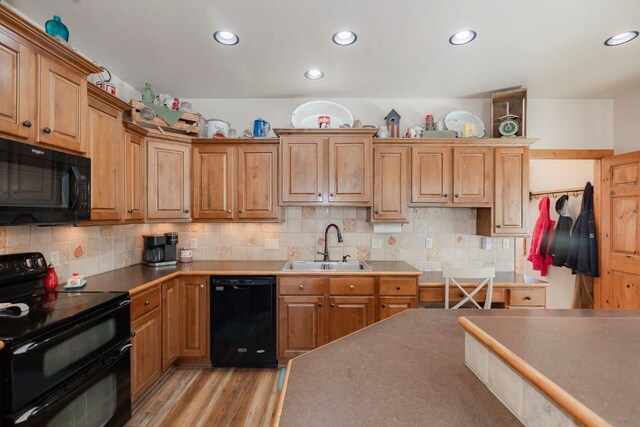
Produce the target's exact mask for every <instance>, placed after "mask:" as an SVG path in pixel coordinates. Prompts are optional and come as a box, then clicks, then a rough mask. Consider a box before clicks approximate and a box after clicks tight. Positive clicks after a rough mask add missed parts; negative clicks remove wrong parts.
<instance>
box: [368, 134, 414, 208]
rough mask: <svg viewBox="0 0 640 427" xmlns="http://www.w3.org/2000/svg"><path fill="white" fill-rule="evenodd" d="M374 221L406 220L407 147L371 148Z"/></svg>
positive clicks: (407, 185)
mask: <svg viewBox="0 0 640 427" xmlns="http://www.w3.org/2000/svg"><path fill="white" fill-rule="evenodd" d="M373 157H374V161H373V168H374V173H373V186H374V191H373V215H372V220H373V221H406V220H407V211H408V203H407V191H408V187H409V180H408V169H409V148H408V147H394V146H385V147H374V148H373Z"/></svg>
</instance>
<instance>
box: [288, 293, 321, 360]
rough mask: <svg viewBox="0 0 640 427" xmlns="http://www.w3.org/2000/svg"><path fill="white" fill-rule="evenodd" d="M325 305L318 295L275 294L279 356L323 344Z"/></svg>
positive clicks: (297, 353) (305, 350)
mask: <svg viewBox="0 0 640 427" xmlns="http://www.w3.org/2000/svg"><path fill="white" fill-rule="evenodd" d="M303 286H304V285H303ZM325 305H326V304H325V302H324V297H323V296H322V295H301V296H298V295H295V296H293V295H292V296H281V297H278V335H279V337H280V339H279V342H278V355H279V357H284V358H292V357H296V356H300V355H301V354H303V353H306V352H307V351H309V350H313V349H314V348H318V347H320V346H321V345H323V344H324V342H325V340H324V324H325V320H324V317H325V315H324V313H325V309H324V306H325Z"/></svg>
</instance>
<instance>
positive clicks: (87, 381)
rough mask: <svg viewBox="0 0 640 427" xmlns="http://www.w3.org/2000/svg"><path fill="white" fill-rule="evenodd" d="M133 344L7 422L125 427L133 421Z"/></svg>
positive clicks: (124, 345) (85, 371)
mask: <svg viewBox="0 0 640 427" xmlns="http://www.w3.org/2000/svg"><path fill="white" fill-rule="evenodd" d="M130 347H131V344H129V343H128V342H124V343H123V344H122V346H121V347H119V348H117V349H114V351H113V352H112V353H111V354H109V355H108V356H107V357H106V358H104V359H101V360H98V361H96V362H95V363H94V364H93V365H91V366H89V367H87V369H85V370H83V371H82V372H81V373H80V374H78V376H77V377H75V378H73V379H71V381H68V382H66V383H64V384H61V385H60V386H59V387H57V388H56V389H54V390H52V391H51V392H50V393H47V395H46V396H45V397H44V398H42V399H41V400H39V401H37V402H35V403H34V404H32V405H28V406H26V407H25V408H24V409H23V410H21V411H19V412H17V413H16V414H14V415H10V416H8V417H7V418H5V420H4V425H8V426H21V427H22V426H24V427H30V426H51V427H58V426H74V427H98V426H109V427H111V426H123V425H124V424H125V423H126V422H127V420H128V419H129V418H131V354H130Z"/></svg>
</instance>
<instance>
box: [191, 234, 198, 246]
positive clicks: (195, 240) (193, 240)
mask: <svg viewBox="0 0 640 427" xmlns="http://www.w3.org/2000/svg"><path fill="white" fill-rule="evenodd" d="M197 248H198V238H197V237H192V238H191V249H197Z"/></svg>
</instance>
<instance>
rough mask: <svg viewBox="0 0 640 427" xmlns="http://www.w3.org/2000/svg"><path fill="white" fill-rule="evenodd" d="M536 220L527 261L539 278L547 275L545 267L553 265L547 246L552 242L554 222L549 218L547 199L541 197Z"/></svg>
mask: <svg viewBox="0 0 640 427" xmlns="http://www.w3.org/2000/svg"><path fill="white" fill-rule="evenodd" d="M538 211H539V215H538V220H537V221H536V225H535V227H534V228H533V235H532V236H531V248H530V249H529V257H528V258H527V259H528V260H529V261H531V262H532V263H533V269H534V270H538V271H540V275H541V276H546V275H547V266H548V265H551V264H553V257H552V256H551V255H549V253H548V252H549V246H550V245H551V240H553V228H554V226H555V225H556V222H555V221H551V217H550V216H549V198H548V197H543V198H542V199H541V200H540V203H538Z"/></svg>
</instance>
